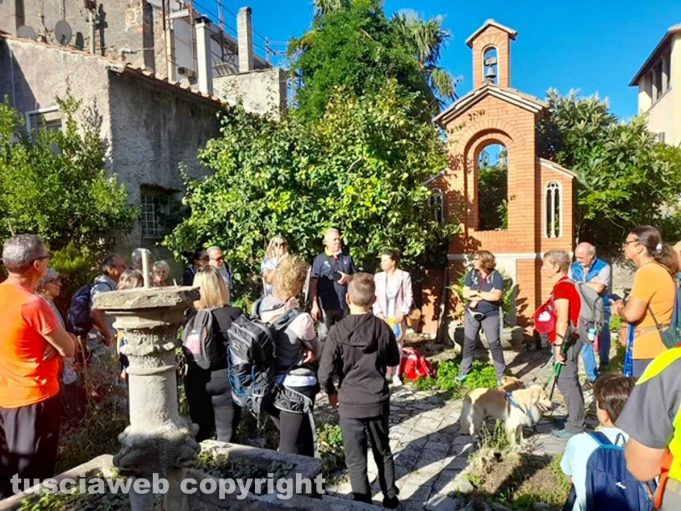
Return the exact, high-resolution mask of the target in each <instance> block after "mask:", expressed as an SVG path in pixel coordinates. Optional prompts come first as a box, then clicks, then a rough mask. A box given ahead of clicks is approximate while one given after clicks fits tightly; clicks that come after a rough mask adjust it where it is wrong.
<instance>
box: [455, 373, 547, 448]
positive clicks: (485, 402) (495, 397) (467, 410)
mask: <svg viewBox="0 0 681 511" xmlns="http://www.w3.org/2000/svg"><path fill="white" fill-rule="evenodd" d="M509 383H510V382H509ZM502 387H504V384H502ZM550 409H551V401H549V397H548V395H547V394H546V391H545V390H544V389H543V388H542V387H541V386H539V385H532V386H531V387H529V388H519V389H516V390H513V391H509V390H501V389H473V390H471V391H470V392H469V393H468V394H467V395H466V397H465V398H464V400H463V407H462V409H461V418H460V419H459V426H460V429H461V432H462V433H464V434H466V435H477V434H478V433H479V432H480V427H481V426H482V422H483V421H484V420H485V419H486V418H487V417H491V418H493V419H496V420H501V421H504V427H505V429H506V434H507V436H508V440H509V442H510V443H511V444H512V445H516V444H518V443H519V442H522V440H523V427H524V426H528V427H533V426H535V425H536V424H537V422H539V419H540V418H541V414H542V412H546V411H548V410H550Z"/></svg>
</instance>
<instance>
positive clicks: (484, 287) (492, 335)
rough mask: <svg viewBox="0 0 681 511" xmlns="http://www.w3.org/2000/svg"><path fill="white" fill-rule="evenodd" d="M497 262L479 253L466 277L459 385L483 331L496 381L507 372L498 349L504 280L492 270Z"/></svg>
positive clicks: (468, 370) (484, 253) (491, 257)
mask: <svg viewBox="0 0 681 511" xmlns="http://www.w3.org/2000/svg"><path fill="white" fill-rule="evenodd" d="M495 268H496V259H495V258H494V254H492V252H490V251H489V250H478V251H477V252H476V253H475V256H473V269H472V270H471V271H470V272H468V274H466V278H465V283H464V288H463V294H464V298H465V299H466V300H468V304H467V305H466V312H465V315H464V320H463V326H464V340H463V354H462V358H461V367H460V369H459V376H457V380H458V381H459V382H460V383H462V382H463V381H464V380H465V379H466V377H467V376H468V373H469V372H470V370H471V367H472V365H473V353H474V352H475V343H476V339H477V337H478V333H479V332H480V329H481V328H482V329H483V330H484V332H485V337H486V338H487V344H488V346H489V351H490V353H491V354H492V359H493V360H494V369H495V371H496V374H497V381H498V382H501V380H502V379H503V377H504V372H505V371H506V362H504V352H503V350H502V348H501V314H500V312H501V302H502V299H503V296H504V278H503V277H502V276H501V274H500V273H499V272H498V271H497V270H496V269H495Z"/></svg>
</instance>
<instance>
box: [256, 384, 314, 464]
mask: <svg viewBox="0 0 681 511" xmlns="http://www.w3.org/2000/svg"><path fill="white" fill-rule="evenodd" d="M291 388H292V389H293V390H295V391H298V392H300V393H301V394H304V395H305V396H307V397H309V398H310V399H311V400H312V404H313V405H314V399H315V395H316V394H317V392H318V391H319V386H318V385H315V386H312V387H291ZM268 412H269V413H270V415H272V416H273V417H274V418H275V419H278V420H277V421H276V423H277V427H278V428H279V448H278V449H277V450H278V451H279V452H286V453H290V454H301V455H303V456H310V457H314V435H313V431H312V424H311V423H310V417H309V416H308V414H306V413H293V412H285V411H283V410H279V409H277V408H275V407H274V406H271V407H270V409H269V410H268Z"/></svg>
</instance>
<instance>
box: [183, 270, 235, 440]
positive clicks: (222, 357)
mask: <svg viewBox="0 0 681 511" xmlns="http://www.w3.org/2000/svg"><path fill="white" fill-rule="evenodd" d="M194 286H196V287H198V288H199V290H200V292H201V298H199V300H197V301H196V302H194V310H193V311H192V314H191V315H190V317H189V319H188V321H187V324H186V325H185V327H184V333H183V343H184V352H185V356H186V358H187V374H186V376H185V377H184V389H185V393H186V396H187V404H188V405H189V416H190V417H191V420H192V422H194V423H196V424H197V425H198V426H199V431H198V432H197V434H196V440H197V442H201V441H202V440H206V439H207V438H210V437H211V436H212V435H213V432H215V433H216V435H217V439H218V440H219V441H221V442H230V441H231V440H232V437H233V435H234V433H235V432H236V429H237V426H238V424H239V419H240V418H241V408H240V407H238V406H237V405H236V404H234V403H233V401H232V395H231V389H230V386H229V370H228V365H227V349H226V344H227V330H228V329H229V327H230V326H231V324H232V321H233V320H235V319H236V318H238V317H239V316H240V315H241V314H242V312H241V310H240V309H237V308H235V307H231V306H230V305H229V291H228V290H227V286H226V285H225V282H224V280H223V279H222V276H221V275H220V273H219V272H218V270H217V269H215V268H213V267H211V266H204V267H203V268H201V269H200V270H199V271H197V273H196V275H195V276H194ZM204 335H207V336H208V337H209V338H208V339H204V338H202V337H203V336H204ZM196 346H203V347H205V348H207V349H205V350H204V349H196V348H195V347H196ZM198 352H201V354H202V355H206V357H205V358H199V356H198Z"/></svg>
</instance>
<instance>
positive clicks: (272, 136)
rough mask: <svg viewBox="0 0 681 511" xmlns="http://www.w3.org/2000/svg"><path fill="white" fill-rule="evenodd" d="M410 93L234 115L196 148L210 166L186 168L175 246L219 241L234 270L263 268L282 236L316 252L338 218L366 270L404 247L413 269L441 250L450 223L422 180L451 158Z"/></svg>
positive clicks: (391, 88)
mask: <svg viewBox="0 0 681 511" xmlns="http://www.w3.org/2000/svg"><path fill="white" fill-rule="evenodd" d="M414 100H415V94H405V93H404V92H403V91H402V89H401V88H400V87H399V86H398V85H397V83H396V82H395V81H390V82H388V83H386V85H385V86H384V87H383V88H381V89H380V90H379V91H377V92H376V93H373V94H369V95H365V96H362V97H355V96H348V95H347V94H346V93H341V92H338V93H336V94H334V95H332V96H331V98H330V100H329V104H328V107H327V109H326V113H325V114H324V116H323V117H322V118H321V119H319V120H316V121H313V122H310V121H307V120H305V119H303V118H301V117H298V116H292V117H289V118H286V119H283V120H274V119H268V118H262V117H256V116H251V115H247V114H245V113H244V112H243V111H242V110H241V109H240V108H238V109H234V110H232V111H230V112H228V113H227V114H226V115H225V117H224V119H223V123H222V128H221V133H222V135H221V137H220V138H218V139H215V140H212V141H210V142H209V143H208V145H207V146H206V148H205V150H203V151H202V152H201V154H200V158H201V160H202V162H203V163H204V164H205V165H206V166H207V167H208V168H210V169H211V170H213V171H214V173H213V174H212V175H210V176H208V177H206V178H204V179H201V180H192V179H189V178H187V177H186V176H185V183H186V186H187V196H186V198H185V203H186V204H187V205H188V206H189V207H190V208H191V215H190V216H189V217H188V218H187V219H186V220H185V221H184V222H182V223H181V224H180V225H179V226H178V227H177V228H176V229H175V231H173V233H172V234H171V235H170V236H168V237H167V238H166V241H165V242H166V244H167V245H168V246H169V247H170V248H172V249H173V250H174V251H175V252H178V253H179V252H181V251H182V250H185V249H187V248H188V247H194V246H200V245H207V244H210V243H217V244H219V245H221V246H223V247H225V248H226V250H227V252H228V254H229V256H230V263H231V264H232V265H233V266H234V267H235V269H236V273H237V274H238V275H258V274H259V264H260V261H261V259H262V257H263V254H264V249H265V245H266V243H267V241H268V239H269V238H270V237H271V236H273V235H274V234H276V233H282V234H284V235H285V236H286V237H287V238H288V239H289V241H290V242H291V244H292V248H293V250H294V251H295V252H297V253H300V254H302V255H303V256H305V257H307V258H311V257H312V256H313V255H314V254H315V253H317V252H319V250H320V249H321V235H322V233H323V231H324V229H325V228H327V227H330V226H336V227H339V228H341V229H342V230H343V232H344V240H345V242H346V244H348V245H349V247H350V249H351V253H352V255H353V257H354V258H355V260H356V261H357V263H358V265H359V266H360V267H363V268H365V269H367V270H371V269H373V268H375V267H376V265H377V262H378V256H379V253H380V250H381V249H382V248H385V247H387V246H393V247H398V248H400V249H401V250H402V251H403V253H404V256H405V265H406V266H407V267H411V268H416V267H419V266H420V265H421V264H423V263H424V260H425V257H426V256H427V255H431V256H432V255H433V254H435V253H437V254H440V255H443V253H444V252H443V247H444V246H445V239H446V236H447V235H448V234H450V233H451V231H452V230H451V228H443V227H442V226H440V225H439V224H438V223H437V222H436V220H435V214H434V211H433V208H432V207H431V206H430V197H431V192H430V190H428V189H427V188H426V186H425V185H424V182H425V180H426V179H427V178H428V177H430V176H432V175H434V174H436V173H437V172H438V171H439V170H441V169H442V168H443V167H444V166H445V164H446V162H445V155H444V151H443V146H442V142H441V140H440V138H439V136H438V132H437V130H436V128H435V127H433V126H431V125H428V124H424V123H423V122H421V121H419V120H416V119H414V118H413V117H412V116H411V115H410V108H411V102H413V101H414ZM240 280H241V284H247V285H250V284H256V280H255V279H254V280H251V281H246V279H244V278H241V279H240ZM241 291H243V289H242V290H241Z"/></svg>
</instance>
